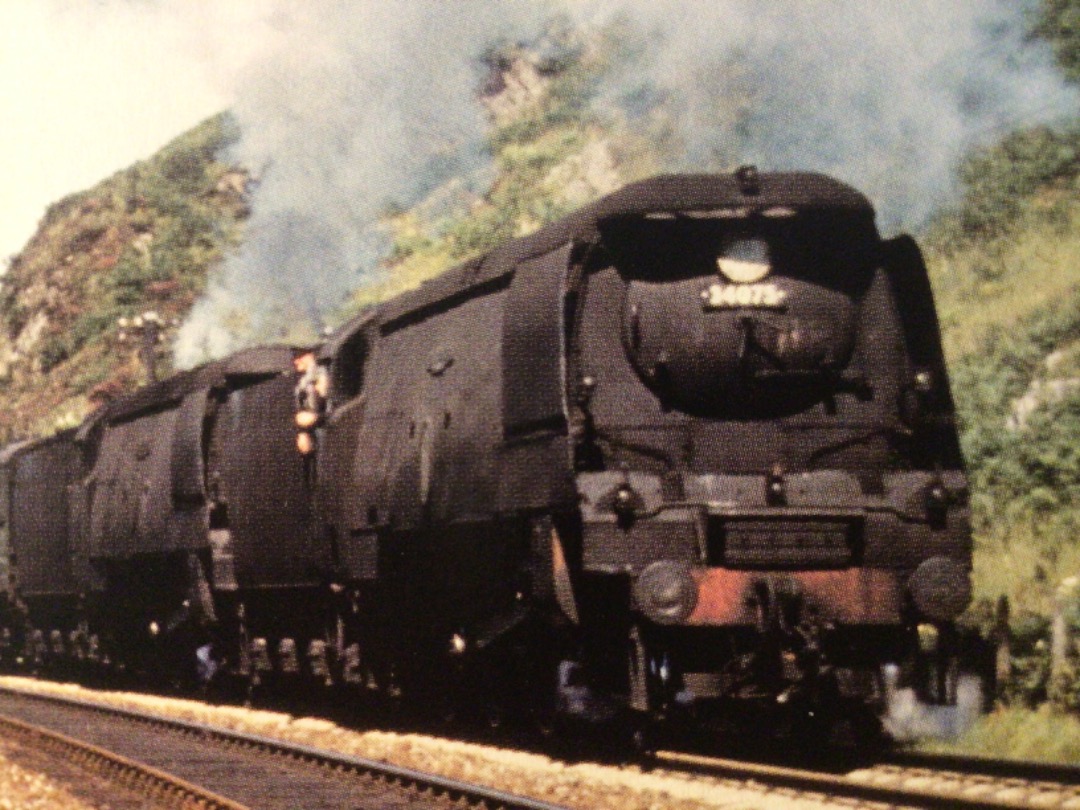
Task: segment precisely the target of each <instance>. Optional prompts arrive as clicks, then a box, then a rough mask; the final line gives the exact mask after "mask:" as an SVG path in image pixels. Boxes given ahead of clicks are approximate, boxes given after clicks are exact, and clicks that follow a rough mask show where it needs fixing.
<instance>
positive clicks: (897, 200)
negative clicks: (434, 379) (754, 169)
mask: <svg viewBox="0 0 1080 810" xmlns="http://www.w3.org/2000/svg"><path fill="white" fill-rule="evenodd" d="M1032 2H1033V0H1032ZM1032 2H1026V3H1025V2H1016V1H1015V0H963V2H960V1H959V0H957V2H944V3H943V2H940V0H909V2H905V3H888V4H886V3H865V2H861V1H860V0H830V1H829V2H820V3H799V2H795V0H771V2H769V1H767V0H577V1H576V2H575V0H551V2H549V3H546V4H539V3H535V2H525V1H524V0H522V1H521V2H511V1H510V0H507V1H506V2H500V3H490V2H482V1H481V0H456V2H445V1H444V0H408V2H395V3H386V2H381V0H363V1H362V2H346V1H345V0H312V1H311V2H306V3H303V4H300V3H289V2H286V1H285V0H278V1H277V2H271V4H270V6H269V8H270V9H271V10H272V13H270V14H268V15H266V16H265V17H264V18H263V20H262V25H264V26H265V27H266V28H267V30H269V31H270V32H271V33H269V34H267V35H266V36H264V38H263V40H262V43H263V45H262V47H261V48H259V49H255V50H256V51H257V54H256V56H255V57H253V58H252V59H251V60H250V62H249V64H248V67H247V69H246V70H243V71H240V72H239V73H238V75H237V81H236V96H237V103H236V105H235V107H234V112H235V113H236V116H237V118H238V120H239V123H240V127H241V130H242V133H243V139H242V141H241V143H240V145H239V147H238V149H237V152H236V155H235V158H236V159H238V160H239V161H241V162H243V163H244V164H245V165H247V166H248V167H250V168H252V169H253V170H255V171H256V172H257V173H258V174H259V176H260V179H261V183H260V185H259V187H258V190H257V192H256V194H255V197H254V207H253V214H252V218H251V221H250V224H249V229H248V234H247V238H246V241H245V244H244V246H243V248H242V249H241V251H240V252H239V254H238V255H237V256H236V257H234V259H233V260H232V261H230V262H228V263H227V265H226V267H225V269H224V272H223V273H222V275H221V276H220V277H219V278H217V279H215V280H214V281H213V282H212V285H211V289H210V292H209V294H208V295H207V297H206V298H205V299H204V300H203V301H201V302H200V304H199V305H198V306H197V307H196V309H195V310H194V312H193V313H192V316H191V318H190V319H189V321H188V323H187V324H185V326H184V328H183V329H182V331H181V334H180V338H179V341H178V345H177V353H178V359H179V361H180V362H181V363H191V362H193V361H195V360H198V359H201V358H202V357H203V356H206V355H219V354H221V353H223V352H224V351H226V350H228V349H231V348H234V347H235V342H236V333H237V332H238V331H240V332H243V331H244V329H238V328H237V319H238V317H239V318H240V319H243V320H245V321H246V327H247V331H248V332H249V333H250V335H251V337H252V338H261V339H265V338H268V337H271V338H272V337H276V336H281V335H284V334H287V333H288V330H289V329H290V328H293V327H295V326H296V324H298V323H307V324H309V327H308V328H309V329H311V328H312V327H318V326H319V325H321V322H322V320H323V319H324V318H325V317H326V313H328V312H332V311H333V310H334V309H335V308H337V307H338V306H339V305H340V304H341V302H342V300H343V299H344V298H345V296H346V295H347V294H348V293H349V292H350V291H351V290H352V289H355V288H356V287H357V286H359V285H361V284H363V283H365V282H369V281H370V280H372V279H373V278H375V277H376V274H377V272H378V267H379V261H380V260H381V259H382V257H383V255H384V252H385V249H386V246H387V243H386V239H385V236H384V235H383V234H381V233H380V230H379V227H378V222H379V220H380V217H381V215H382V214H383V213H384V212H385V211H386V210H387V207H388V206H411V205H413V204H415V203H416V202H417V201H419V200H420V199H421V198H422V197H423V196H424V195H425V193H427V192H428V191H430V190H431V189H433V188H435V187H436V186H437V185H438V184H439V183H440V182H442V181H444V180H445V179H446V178H448V177H450V176H452V175H455V174H458V173H461V172H463V171H468V170H470V169H475V168H477V167H478V166H479V165H480V163H481V162H482V161H483V160H484V155H483V150H482V145H483V143H484V137H485V134H486V133H485V128H486V122H485V120H484V117H483V115H482V113H481V109H480V106H479V104H478V101H477V90H478V87H479V85H480V82H481V79H482V73H481V68H480V59H479V57H480V55H481V54H482V53H483V52H484V51H485V49H487V48H488V47H490V46H491V45H493V44H496V43H499V42H506V41H509V42H524V43H529V42H535V41H536V40H537V39H538V37H539V36H540V34H541V32H542V31H543V30H544V27H545V22H546V21H547V20H549V19H551V18H552V17H553V16H554V15H555V14H556V13H560V14H562V15H563V16H564V17H566V18H568V19H570V20H572V21H573V22H574V23H575V24H576V25H578V26H579V27H581V28H582V29H584V30H590V29H596V30H599V29H600V28H603V27H605V26H611V25H613V24H614V23H616V22H619V21H621V23H622V24H621V25H620V28H619V30H621V31H624V32H626V36H627V37H628V38H629V39H630V40H631V41H628V42H627V43H626V46H627V47H626V49H625V52H626V53H628V54H632V56H631V57H630V58H628V59H627V61H625V62H623V63H622V64H621V65H617V66H616V67H615V68H614V69H613V70H612V72H611V73H610V74H609V75H608V76H607V78H606V80H605V81H604V82H603V83H602V84H601V86H600V88H599V89H598V91H597V95H596V97H595V99H594V105H595V107H596V109H597V110H600V111H604V110H613V109H614V110H617V111H618V113H619V114H620V115H621V116H624V117H628V118H629V119H630V121H631V124H633V123H634V117H635V116H644V115H646V114H649V113H650V111H651V112H655V111H656V110H658V109H661V110H663V112H664V115H666V116H667V119H668V121H669V122H670V124H671V126H672V127H673V129H674V133H675V135H676V137H675V139H674V141H675V143H677V144H678V146H679V151H678V153H677V154H676V155H674V156H671V155H670V154H669V155H667V160H668V162H669V163H670V164H671V168H677V169H685V170H703V169H710V168H730V167H732V166H734V165H736V164H738V163H742V162H753V163H756V164H757V165H758V166H759V167H760V168H762V169H763V170H769V169H805V170H815V171H823V172H826V173H829V174H833V175H835V176H837V177H839V178H840V179H843V180H846V181H848V182H851V183H852V184H853V185H855V186H857V187H858V188H860V189H861V190H863V191H864V192H865V193H867V195H868V196H870V198H871V199H872V201H873V202H874V203H875V204H876V205H877V206H878V208H879V211H880V221H881V223H882V225H883V226H884V229H885V230H887V231H888V230H892V229H895V228H897V227H900V226H905V227H911V226H917V225H919V224H920V223H922V222H924V221H925V220H926V218H927V217H928V216H929V214H930V213H931V212H932V211H933V210H935V208H937V207H938V206H940V205H941V204H942V203H943V202H948V201H949V200H950V199H951V198H952V195H953V194H954V193H955V185H954V183H955V181H954V177H955V168H956V165H957V163H958V161H959V159H960V158H961V156H962V155H963V154H964V153H965V152H966V151H967V150H968V149H970V147H971V146H972V145H975V144H979V143H989V142H992V141H993V140H994V139H995V138H997V137H999V136H1000V135H1001V134H1003V132H1005V131H1008V130H1009V129H1012V128H1014V127H1016V126H1020V125H1028V124H1032V123H1036V122H1038V121H1045V120H1053V119H1055V118H1058V117H1060V116H1063V115H1075V113H1076V110H1077V104H1076V102H1077V96H1076V94H1075V93H1074V92H1073V90H1072V89H1070V88H1069V87H1068V86H1066V85H1065V84H1064V83H1063V81H1062V80H1061V78H1060V77H1059V75H1058V73H1057V72H1056V71H1055V69H1054V66H1053V63H1052V58H1051V55H1050V53H1049V49H1048V48H1046V47H1045V46H1044V45H1043V44H1040V43H1036V42H1030V41H1027V39H1026V30H1027V27H1028V25H1029V23H1030V8H1031V5H1032ZM230 318H231V321H230V320H229V319H230ZM226 326H228V328H226Z"/></svg>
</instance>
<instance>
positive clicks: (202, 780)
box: [0, 688, 565, 810]
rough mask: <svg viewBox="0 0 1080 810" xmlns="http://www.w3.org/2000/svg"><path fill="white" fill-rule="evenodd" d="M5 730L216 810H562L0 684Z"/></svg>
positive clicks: (180, 803)
mask: <svg viewBox="0 0 1080 810" xmlns="http://www.w3.org/2000/svg"><path fill="white" fill-rule="evenodd" d="M0 722H2V726H0V727H2V728H3V729H4V731H5V732H10V733H13V734H17V735H18V736H19V737H20V738H21V739H22V740H24V741H25V742H27V743H28V744H31V745H35V746H45V747H47V748H48V749H49V751H50V752H51V753H53V754H55V755H57V756H62V757H64V758H71V759H74V760H76V761H78V762H80V763H84V764H86V765H87V766H88V767H90V768H92V769H94V770H96V771H98V772H99V773H101V774H103V775H106V776H108V777H109V778H111V779H115V780H116V781H117V782H120V783H122V784H124V785H125V786H126V787H128V788H129V789H136V790H139V791H142V792H145V793H146V795H147V796H148V797H151V798H152V799H153V800H154V802H155V803H156V804H161V803H163V802H164V803H165V805H166V806H168V805H170V804H171V805H172V806H175V807H184V808H188V807H206V808H213V809H214V810H246V809H247V808H254V809H255V810H276V809H277V808H282V810H286V809H287V810H295V808H296V807H304V808H305V810H322V809H323V808H325V809H326V810H330V808H334V810H337V809H338V808H342V807H348V808H354V809H355V810H365V809H366V808H406V807H410V808H411V807H431V808H440V807H447V808H461V807H483V808H499V809H500V810H565V808H561V807H560V806H558V805H553V804H549V803H547V802H542V801H537V800H534V799H530V798H527V797H522V796H516V795H514V794H511V793H506V792H502V791H498V790H493V789H490V788H487V787H484V786H480V785H475V784H470V783H467V782H462V781H458V780H452V779H446V778H444V777H440V776H435V775H432V774H426V773H421V772H419V771H415V770H410V769H406V768H400V767H397V766H394V765H390V764H387V763H384V762H378V761H375V760H368V759H363V758H359V757H350V756H346V755H342V754H337V753H334V752H330V751H325V750H321V749H316V748H311V747H309V746H302V745H295V744H291V743H286V742H282V741H279V740H273V739H269V738H266V737H260V736H257V735H251V734H244V733H241V732H236V731H231V730H226V729H221V728H216V727H212V726H206V725H202V724H198V723H190V722H186V721H181V720H173V719H171V718H166V717H162V716H158V715H153V714H148V713H145V712H137V711H130V710H122V709H117V708H114V707H110V706H105V705H103V704H100V703H95V702H87V701H81V700H77V699H73V698H69V697H60V696H52V695H40V694H29V693H25V692H21V691H19V690H14V689H10V688H0Z"/></svg>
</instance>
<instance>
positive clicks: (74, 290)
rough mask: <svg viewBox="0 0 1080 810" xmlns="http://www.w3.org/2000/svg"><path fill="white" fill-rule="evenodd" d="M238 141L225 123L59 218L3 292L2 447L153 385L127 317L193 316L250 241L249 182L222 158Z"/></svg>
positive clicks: (90, 194) (95, 191)
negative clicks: (236, 249) (213, 277)
mask: <svg viewBox="0 0 1080 810" xmlns="http://www.w3.org/2000/svg"><path fill="white" fill-rule="evenodd" d="M233 136H234V134H233V133H231V132H230V122H229V119H228V117H227V116H226V115H220V116H217V117H215V118H212V119H210V120H208V121H206V122H204V123H203V124H201V125H200V126H198V127H196V128H195V129H193V130H192V131H190V132H188V133H186V134H184V135H182V136H180V137H179V138H177V139H176V140H175V141H173V142H172V143H170V144H168V145H167V146H166V147H165V148H164V149H162V150H161V151H160V152H158V153H157V154H156V155H154V156H153V157H152V158H150V159H149V160H147V161H144V162H141V163H137V164H135V165H134V166H132V167H131V168H129V169H126V170H124V171H122V172H119V173H117V174H116V175H114V176H113V177H110V178H108V179H107V180H104V181H103V182H101V183H99V184H98V185H96V186H94V187H93V188H91V189H89V190H87V191H83V192H80V193H78V194H72V195H71V196H69V197H66V198H64V199H63V200H60V201H59V202H57V203H55V204H54V205H52V206H51V207H50V208H49V209H48V211H47V212H46V214H45V216H44V218H43V219H42V221H41V223H40V225H39V227H38V231H37V233H36V234H35V235H34V237H33V238H32V239H31V240H30V242H29V243H28V244H27V245H26V247H25V248H24V249H23V250H22V251H21V252H20V253H19V254H18V255H17V256H15V257H14V258H13V259H12V260H11V262H10V265H9V267H8V269H7V272H6V274H5V275H4V276H3V279H2V286H0V441H8V440H10V439H12V438H15V437H22V436H27V435H39V434H44V433H49V432H52V431H54V430H56V429H58V428H60V427H65V426H67V425H70V424H75V423H77V422H78V421H80V420H81V419H82V418H83V417H84V416H85V415H86V414H87V413H88V412H89V411H90V410H91V409H92V408H93V407H94V405H95V404H96V403H97V402H100V401H102V400H104V399H107V398H109V397H112V396H115V395H116V394H118V393H121V392H123V391H127V390H130V389H132V388H134V387H136V386H138V385H140V384H141V383H142V382H144V373H143V370H142V367H141V365H140V363H139V361H138V359H137V346H136V345H134V344H133V342H132V341H131V340H130V339H129V340H127V341H124V340H122V339H121V331H122V330H121V329H120V328H119V319H120V318H128V319H133V318H135V317H137V316H140V315H141V314H142V313H144V312H148V311H150V312H156V313H158V315H159V316H160V317H161V318H162V320H163V321H164V322H165V323H166V324H167V323H169V322H171V321H172V320H174V319H179V318H182V317H184V315H185V314H186V313H187V311H188V310H189V309H190V307H191V305H192V303H193V302H194V301H195V300H196V299H197V298H198V296H199V295H200V294H201V292H202V291H203V289H204V287H205V284H206V277H207V273H208V271H209V270H210V268H212V267H213V266H215V265H216V264H217V263H218V262H220V261H221V259H222V257H223V256H224V255H225V253H226V251H227V250H228V249H229V248H230V246H231V245H234V244H236V243H237V242H238V240H239V239H240V237H241V233H242V223H243V220H244V218H245V216H246V214H247V184H248V178H247V176H246V174H245V173H244V172H243V171H242V170H238V169H235V168H231V167H229V166H228V165H226V164H224V163H222V162H220V160H219V159H218V157H217V156H218V154H219V153H220V152H221V150H222V149H223V147H224V146H226V145H227V144H228V143H229V141H230V139H231V138H232V137H233ZM164 348H165V347H164V346H162V349H164ZM161 354H162V363H161V365H162V369H163V370H164V371H167V370H168V367H169V358H168V357H167V352H165V351H162V352H161Z"/></svg>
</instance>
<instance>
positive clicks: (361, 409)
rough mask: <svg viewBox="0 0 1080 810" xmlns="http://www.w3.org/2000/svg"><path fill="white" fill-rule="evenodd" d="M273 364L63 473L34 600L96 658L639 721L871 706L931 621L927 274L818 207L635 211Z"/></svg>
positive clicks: (938, 427)
mask: <svg viewBox="0 0 1080 810" xmlns="http://www.w3.org/2000/svg"><path fill="white" fill-rule="evenodd" d="M298 354H299V353H298V352H293V351H290V350H286V349H266V350H252V351H249V352H246V353H242V354H240V355H237V356H234V357H232V358H228V359H226V360H224V361H220V362H218V363H214V364H210V365H209V366H206V367H203V368H201V369H198V370H196V371H193V372H188V373H186V374H183V375H179V376H177V377H174V378H172V379H170V380H167V381H164V382H162V383H159V384H156V385H154V386H150V387H148V388H147V389H144V390H143V391H140V392H138V393H136V394H134V395H132V396H130V397H127V398H124V399H122V400H120V401H118V402H116V403H114V404H113V405H111V406H109V407H108V408H106V409H105V410H104V411H103V412H101V413H99V414H98V415H96V416H95V417H94V418H93V419H92V420H90V421H89V422H88V423H87V424H85V425H84V426H83V427H82V428H81V429H80V431H79V433H78V435H77V436H75V437H74V439H73V440H71V441H70V442H69V444H70V445H71V446H75V444H76V443H77V445H78V447H79V460H78V461H77V463H75V464H74V465H73V469H75V470H77V471H78V472H77V473H76V474H75V476H74V477H72V478H70V479H68V480H70V481H72V482H73V483H72V487H71V491H72V493H73V496H72V504H71V514H72V515H73V516H75V517H74V518H73V528H72V535H71V537H72V539H71V541H70V542H71V546H70V548H71V551H70V553H71V563H70V566H69V567H68V568H66V569H62V568H59V567H58V568H57V569H56V570H57V572H59V571H61V570H66V571H68V572H69V573H68V574H65V575H64V576H67V577H69V579H67V580H64V581H63V583H61V584H62V587H61V590H65V589H66V591H67V592H70V591H72V590H75V591H78V592H79V593H80V594H84V595H86V596H87V602H88V604H89V605H90V607H89V608H88V610H89V611H90V616H91V624H93V623H94V622H95V621H96V622H98V623H99V624H100V629H99V632H100V633H106V632H109V633H112V635H113V638H114V641H113V642H112V648H113V649H116V650H117V651H119V652H122V651H123V648H124V644H131V643H132V641H131V640H132V639H138V638H144V639H146V643H145V645H144V647H145V648H146V650H149V651H151V652H152V651H153V650H154V649H155V646H154V645H155V644H157V643H158V642H156V641H155V640H154V639H156V638H159V637H163V635H162V634H164V636H167V635H168V634H169V633H181V634H183V633H186V634H187V637H188V638H189V641H188V642H187V643H188V646H189V648H190V649H202V650H204V651H205V650H207V649H212V650H213V655H215V656H216V660H217V661H218V663H219V664H220V665H224V666H226V667H229V668H231V669H232V670H233V671H236V672H241V673H246V674H247V675H251V676H256V677H257V676H258V675H259V673H266V674H269V673H277V674H278V675H282V676H285V675H304V674H307V675H309V676H313V677H315V678H316V679H318V680H321V681H323V682H335V681H336V682H344V683H355V684H365V685H367V686H369V687H373V688H380V689H383V690H385V691H388V692H390V693H397V692H399V691H400V690H401V689H402V688H405V689H406V690H413V691H414V692H417V693H424V692H427V693H433V694H438V695H440V696H444V695H445V694H446V693H454V692H455V691H456V690H458V689H459V688H460V689H462V690H464V691H466V692H468V691H470V690H471V691H472V694H473V697H475V696H476V693H477V692H478V691H479V692H480V693H483V695H484V698H483V699H484V700H491V699H494V698H495V697H497V698H498V699H500V700H505V701H507V702H513V703H517V704H519V705H520V704H521V703H523V702H526V701H528V702H531V703H533V704H543V705H545V706H546V707H548V708H550V709H551V710H552V711H562V712H564V713H569V714H574V715H579V716H588V717H593V718H599V717H608V716H612V715H613V714H615V713H619V712H623V711H626V710H631V711H634V712H638V713H641V714H645V715H653V716H662V715H665V714H667V713H670V712H672V711H675V710H677V709H681V708H686V707H698V706H714V705H718V704H722V703H724V702H725V701H738V700H740V699H746V700H752V701H762V700H764V701H766V702H771V703H773V704H776V703H778V702H779V703H783V702H789V701H792V700H793V698H794V697H798V698H799V699H800V700H805V701H810V702H814V703H815V705H816V703H820V702H821V701H822V700H823V698H822V697H821V696H822V694H824V693H828V694H829V695H831V696H832V697H833V698H838V697H839V696H842V697H843V698H844V699H845V700H846V699H851V700H855V701H858V702H862V703H865V702H869V701H872V700H873V699H874V696H875V687H874V682H875V673H876V670H877V668H878V667H879V666H880V664H881V663H883V662H884V661H893V660H897V661H898V660H903V659H905V658H906V657H909V656H910V655H912V654H913V650H914V649H915V647H916V645H915V628H916V625H918V624H919V623H931V624H935V625H937V626H938V627H939V629H940V630H941V631H942V632H943V633H944V634H945V635H948V633H949V632H950V628H951V623H952V620H953V619H954V618H955V616H956V615H957V614H958V613H959V612H960V611H962V610H963V608H964V606H965V605H966V600H967V598H968V595H969V593H970V589H969V584H968V570H969V568H970V551H971V549H970V532H969V528H968V516H967V508H966V480H965V477H964V473H963V469H962V462H961V459H960V454H959V448H958V442H957V435H956V428H955V425H954V422H953V405H952V399H951V396H950V393H949V388H948V381H947V378H946V373H945V366H944V360H943V356H942V351H941V345H940V337H939V332H938V326H937V321H936V316H935V314H934V307H933V301H932V297H931V293H930V288H929V284H928V281H927V276H926V271H925V268H924V266H923V264H922V260H921V258H920V256H919V253H918V249H917V248H916V247H915V245H914V243H913V242H912V241H911V240H910V239H909V238H907V237H900V238H898V239H895V240H891V241H887V242H883V241H882V240H881V239H880V238H879V236H878V234H877V232H876V229H875V227H874V222H873V210H872V208H871V207H870V205H869V203H868V202H867V201H866V199H865V198H864V197H863V196H862V195H860V194H859V193H858V192H856V191H854V190H853V189H851V188H849V187H848V186H846V185H844V184H842V183H839V182H837V181H835V180H832V179H830V178H827V177H824V176H821V175H814V174H762V175H757V174H755V173H749V174H748V173H741V174H737V175H732V176H727V175H723V176H719V175H717V176H714V175H680V176H666V177H659V178H655V179H653V180H648V181H643V182H641V183H636V184H633V185H630V186H627V187H626V188H624V189H622V190H621V191H618V192H616V193H615V194H612V195H609V196H608V197H605V198H603V199H601V200H599V201H598V202H596V203H594V204H593V205H590V206H588V207H586V208H584V209H582V210H581V211H579V212H578V213H577V214H574V215H572V216H570V217H568V218H566V219H564V220H561V221H559V222H557V223H555V224H553V225H550V226H548V227H546V228H544V229H542V230H541V231H539V232H537V233H536V234H534V235H532V236H529V237H526V238H523V239H519V240H516V241H514V242H511V243H508V244H506V245H504V246H503V247H500V248H498V249H496V250H495V251H493V252H492V253H491V254H489V255H486V256H483V257H481V258H479V259H476V260H474V261H472V262H469V263H468V264H466V265H464V266H462V267H459V268H456V269H454V270H452V271H450V272H448V273H446V274H445V275H443V276H441V277H439V278H437V279H435V280H434V281H431V282H429V283H427V284H425V285H423V286H421V287H420V288H419V289H417V290H415V291H412V292H409V293H406V294H404V295H402V296H399V297H398V298H396V299H394V300H391V301H389V302H387V303H385V304H382V305H379V306H376V307H373V308H370V309H368V310H367V311H365V312H364V313H362V314H361V315H360V316H358V317H357V318H356V319H354V320H353V321H351V322H350V323H348V324H346V325H345V326H344V327H342V328H341V329H340V330H339V331H338V332H337V333H336V334H334V335H333V336H332V337H331V338H330V339H329V340H328V341H327V342H326V343H325V344H324V345H322V346H321V347H319V348H318V349H317V350H316V352H315V354H314V355H313V356H312V358H311V359H310V363H309V364H307V365H305V363H308V361H307V360H306V359H305V360H303V361H300V362H298V365H297V367H296V368H305V369H308V370H307V371H305V372H304V375H305V376H304V377H303V378H301V374H300V372H299V371H297V370H294V366H293V362H294V360H296V359H297V355H298ZM319 374H321V375H323V377H322V379H324V380H326V381H328V383H327V387H326V389H325V390H324V389H321V388H319V386H318V385H316V384H315V382H313V381H315V380H317V379H319V376H318V375H319ZM309 383H310V385H309ZM305 386H306V387H305ZM314 391H318V393H317V394H314V393H311V392H314ZM294 417H295V418H296V421H295V423H294ZM298 434H299V435H298ZM296 442H299V444H297V443H296ZM64 446H65V447H67V446H68V445H64ZM297 447H299V448H300V451H299V452H298V450H297ZM11 458H14V459H18V458H19V454H18V453H13V454H10V455H9V459H11ZM17 469H18V464H17V462H12V461H10V460H9V461H8V462H7V463H6V464H4V463H0V475H8V476H11V475H13V474H14V475H15V476H16V479H17V476H18V472H17ZM13 471H14V472H13ZM11 491H12V490H10V489H5V492H11ZM15 492H16V493H17V492H18V490H15ZM16 497H17V495H16ZM9 508H11V507H10V504H9ZM12 531H14V524H12ZM5 537H6V538H7V539H6V542H8V543H9V544H11V545H12V546H14V545H17V542H18V541H17V540H16V539H14V538H13V537H12V536H10V535H4V534H3V533H2V532H0V551H3V548H2V546H3V543H4V542H5ZM49 553H52V552H49ZM18 567H20V568H21V563H20V564H19V566H18ZM2 573H3V571H0V574H2ZM57 575H58V576H59V573H58V574H57ZM21 577H22V575H21V574H19V581H20V582H21V581H22V579H21ZM58 582H59V580H58ZM46 590H47V589H46ZM95 610H96V611H97V612H96V613H94V611H95ZM95 617H96V618H95ZM106 628H109V629H108V630H106ZM121 639H124V640H123V641H121ZM181 646H182V645H181ZM204 658H205V656H204ZM451 676H454V677H451ZM448 679H449V681H452V682H453V688H451V687H449V686H448Z"/></svg>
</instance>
